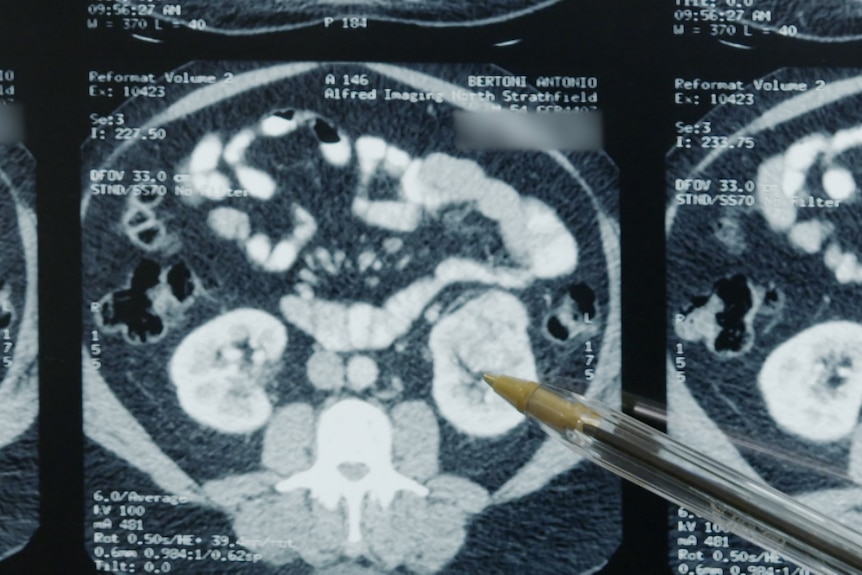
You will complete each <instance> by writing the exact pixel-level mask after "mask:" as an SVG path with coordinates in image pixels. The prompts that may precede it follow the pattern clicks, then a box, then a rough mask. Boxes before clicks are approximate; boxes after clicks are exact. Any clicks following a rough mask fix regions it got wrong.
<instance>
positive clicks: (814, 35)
mask: <svg viewBox="0 0 862 575" xmlns="http://www.w3.org/2000/svg"><path fill="white" fill-rule="evenodd" d="M720 4H721V5H722V6H721V8H719V9H712V16H714V17H708V18H704V19H703V20H704V21H705V22H710V23H712V24H713V25H717V26H721V27H727V26H732V27H737V26H739V25H740V24H742V25H746V26H750V27H751V28H752V29H755V30H760V31H761V32H767V33H771V34H779V35H781V36H787V37H790V38H798V39H800V40H809V41H814V42H846V41H850V40H859V39H862V1H860V0H725V1H724V2H721V3H720ZM727 34H728V31H727V30H720V32H719V35H727ZM730 35H733V34H730Z"/></svg>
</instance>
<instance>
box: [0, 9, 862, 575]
mask: <svg viewBox="0 0 862 575" xmlns="http://www.w3.org/2000/svg"><path fill="white" fill-rule="evenodd" d="M473 1H475V0H473ZM215 3H217V2H215ZM673 3H674V0H563V1H562V2H560V3H558V4H556V5H554V6H551V7H549V8H547V9H544V10H541V11H539V12H537V13H535V14H532V15H530V16H527V17H524V18H521V19H518V20H515V21H510V22H506V23H501V24H495V25H489V26H484V27H479V28H471V27H463V28H421V27H416V26H399V25H394V24H380V23H373V24H372V25H371V28H370V29H368V30H353V31H345V30H340V29H331V30H326V29H324V28H323V26H322V25H318V26H312V27H309V28H305V29H300V30H296V31H292V32H288V33H284V34H274V35H270V36H266V37H249V38H241V37H230V38H225V37H220V36H217V35H210V34H202V33H197V34H193V33H172V34H171V35H169V36H167V37H166V38H165V42H163V43H161V44H151V43H145V42H141V41H138V40H134V39H132V38H128V37H125V36H124V35H123V34H122V33H120V32H114V33H111V34H106V33H104V32H103V33H93V32H88V30H87V29H86V25H85V21H86V17H87V13H86V3H85V2H84V1H83V0H63V1H55V0H16V1H11V0H2V2H0V19H2V20H0V63H2V65H3V66H7V67H10V68H13V69H15V70H16V72H17V78H18V81H17V82H16V85H17V88H18V91H19V99H20V101H21V102H23V103H24V104H25V106H26V112H27V119H28V138H27V146H28V148H29V149H30V150H31V152H32V153H33V155H34V156H35V158H36V160H37V164H38V169H37V186H38V200H37V212H38V218H39V228H40V238H39V256H40V274H39V282H40V285H39V291H40V378H41V382H40V390H41V413H40V419H39V432H40V442H41V449H40V456H41V473H40V478H41V511H42V520H41V527H40V529H39V530H38V532H37V533H36V535H35V536H34V538H33V540H32V541H31V543H30V544H29V545H28V546H27V547H26V548H25V549H24V550H23V551H22V552H21V553H19V554H18V555H16V556H13V557H11V558H9V559H7V560H6V561H4V562H3V563H0V574H5V573H13V574H29V573H33V574H43V573H44V574H48V573H58V574H59V573H62V574H79V573H80V574H86V573H95V570H94V569H93V568H92V566H90V562H89V560H88V559H87V557H86V554H85V552H84V544H83V527H84V504H83V500H84V489H83V479H82V475H83V457H82V449H83V436H82V431H81V429H82V422H81V369H80V334H81V314H82V311H83V303H82V301H81V288H80V285H81V272H80V250H79V247H78V246H79V245H80V219H79V218H80V216H79V201H80V189H79V183H78V182H80V165H79V149H80V145H81V143H82V142H83V141H84V139H85V138H86V136H87V133H88V130H89V124H88V118H87V114H88V113H89V111H90V109H91V108H92V102H88V100H87V96H86V94H87V81H86V72H87V71H88V70H90V69H97V70H108V69H112V70H124V69H131V70H134V71H138V70H140V71H144V70H150V69H152V70H154V71H158V70H170V69H173V68H175V67H177V66H178V65H180V64H183V63H185V62H187V61H189V60H194V59H212V60H230V59H235V60H361V61H391V62H426V61H427V62H488V63H493V64H497V65H499V66H501V67H502V68H504V69H506V70H508V71H510V72H513V73H516V74H517V73H528V74H530V75H535V74H539V73H543V72H545V73H550V74H554V75H557V74H559V75H595V76H598V77H599V90H600V103H601V107H602V109H603V111H604V121H605V129H606V132H605V138H606V148H607V152H608V154H609V155H610V157H611V158H612V159H613V160H614V162H615V163H616V164H617V166H618V167H619V169H620V178H621V210H622V211H621V234H622V256H623V290H622V294H623V301H622V304H623V381H624V389H626V390H628V391H634V392H636V393H638V394H639V395H642V396H646V397H649V398H651V399H654V400H656V401H659V402H663V400H664V397H663V392H664V361H665V359H664V357H665V343H664V337H665V336H664V334H665V328H664V318H665V311H664V283H663V277H664V231H663V230H664V225H663V224H664V207H665V197H666V192H665V184H664V183H665V175H664V157H665V154H666V153H667V151H668V150H669V149H670V147H671V145H672V142H673V138H674V126H673V124H674V121H676V120H678V119H685V117H684V114H683V113H682V112H681V111H680V110H679V109H678V108H675V107H674V105H673V99H672V98H673V78H674V77H686V78H691V77H694V76H698V77H701V78H704V79H711V80H725V79H728V80H729V79H742V80H750V79H751V78H756V77H759V76H762V75H764V74H765V73H768V72H769V71H772V70H775V69H777V68H781V67H784V66H791V65H793V66H854V67H858V66H862V46H860V45H859V44H858V43H856V44H842V45H836V46H829V45H825V44H817V43H812V42H806V41H799V40H796V41H794V40H790V39H786V38H780V37H778V36H775V35H773V36H770V37H769V38H768V41H767V40H760V41H757V42H756V43H755V46H754V48H753V49H737V48H733V47H731V46H727V45H722V44H720V43H719V42H717V41H716V40H715V39H713V38H710V37H708V36H703V37H698V38H680V37H674V36H673V34H672V23H673V21H672V17H673V10H674V6H673ZM513 38H522V39H523V40H522V41H521V42H519V43H517V44H515V45H512V46H508V47H495V44H497V43H499V42H501V41H505V40H509V39H513ZM693 119H696V118H691V120H693ZM623 502H624V505H625V514H624V522H623V528H624V532H623V544H622V547H621V548H620V549H619V550H618V552H617V553H616V554H615V555H614V556H613V557H612V559H611V562H610V564H609V565H608V566H607V567H606V568H605V569H604V570H603V573H608V574H611V573H613V574H646V575H650V574H665V573H670V570H669V568H668V567H667V535H666V534H667V510H666V506H665V505H664V503H663V502H661V501H660V500H658V499H657V498H656V497H653V496H651V495H649V494H646V493H645V492H643V491H641V490H639V489H637V488H635V487H633V486H630V485H625V486H624V493H623Z"/></svg>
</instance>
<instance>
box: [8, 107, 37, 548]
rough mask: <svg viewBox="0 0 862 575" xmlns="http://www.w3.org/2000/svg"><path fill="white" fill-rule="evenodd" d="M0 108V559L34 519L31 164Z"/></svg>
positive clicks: (20, 542)
mask: <svg viewBox="0 0 862 575" xmlns="http://www.w3.org/2000/svg"><path fill="white" fill-rule="evenodd" d="M0 106H5V108H4V109H3V110H0V202H2V203H3V210H2V211H0V240H2V243H0V245H2V257H0V477H2V482H0V559H2V558H5V557H7V556H9V555H11V554H13V553H15V552H17V551H19V550H20V549H21V548H22V547H24V546H25V545H26V544H27V543H28V542H29V540H30V538H31V536H32V535H33V532H34V531H35V530H36V527H37V526H38V524H39V476H38V453H37V443H36V440H37V425H36V423H37V415H38V409H39V401H38V392H39V385H38V375H39V374H38V364H37V354H38V344H39V341H38V337H37V327H38V326H37V323H38V322H37V320H38V317H37V313H38V310H37V301H36V299H37V292H36V281H37V268H36V247H37V246H36V244H37V238H36V212H35V196H34V193H35V177H36V165H35V162H34V160H33V157H32V156H31V155H30V153H29V152H28V151H27V149H26V148H25V147H24V145H23V144H15V143H11V142H10V140H13V139H17V136H15V132H17V130H18V128H17V127H11V126H9V122H13V123H14V122H16V115H17V112H14V111H10V110H12V109H13V106H11V105H10V104H0Z"/></svg>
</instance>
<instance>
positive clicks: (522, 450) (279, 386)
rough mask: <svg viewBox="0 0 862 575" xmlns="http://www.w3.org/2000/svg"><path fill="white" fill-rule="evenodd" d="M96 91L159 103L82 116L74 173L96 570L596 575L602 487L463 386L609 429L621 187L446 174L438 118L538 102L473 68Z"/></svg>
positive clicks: (582, 467)
mask: <svg viewBox="0 0 862 575" xmlns="http://www.w3.org/2000/svg"><path fill="white" fill-rule="evenodd" d="M109 77H112V78H114V80H116V81H120V82H122V81H126V82H133V81H135V80H136V79H137V80H140V79H144V80H146V81H147V82H148V83H149V84H148V87H147V90H146V91H140V93H142V94H147V93H156V92H160V93H162V94H163V97H161V98H153V97H148V96H147V95H142V96H140V97H137V98H131V99H129V100H128V101H126V102H125V103H123V104H122V105H120V106H119V107H118V108H116V109H115V110H113V111H112V112H111V113H110V114H107V115H101V116H99V115H93V116H91V119H93V121H94V127H93V132H92V138H91V139H90V140H88V141H87V142H86V143H85V145H84V148H83V156H84V160H83V162H84V163H83V173H82V183H83V195H82V212H81V214H82V225H83V266H84V268H83V277H84V286H83V294H84V298H85V306H86V311H85V320H84V334H83V350H82V351H83V359H84V372H83V378H84V410H85V414H84V418H85V433H86V436H87V438H88V444H87V449H86V494H87V502H86V503H87V507H86V510H87V511H86V512H87V541H88V548H89V552H90V555H91V557H92V558H93V560H94V562H95V563H96V566H97V567H98V568H100V569H102V570H105V571H112V572H125V570H127V569H130V568H134V569H135V570H136V572H149V573H168V572H170V573H192V574H195V575H202V574H208V573H212V574H219V575H222V574H231V573H243V574H245V573H253V574H306V573H308V574H310V573H314V574H320V575H378V574H388V573H392V574H396V573H397V574H414V573H415V574H438V573H439V574H452V575H455V574H475V573H480V572H481V573H531V574H550V573H573V574H574V573H584V574H586V573H593V572H595V571H596V570H597V569H600V568H601V567H602V566H603V565H604V564H605V562H606V561H607V560H608V558H609V557H610V555H611V554H612V553H613V552H614V550H615V549H616V547H617V545H618V544H619V540H620V509H619V506H620V495H619V484H618V482H617V481H616V480H615V479H614V478H613V477H611V476H610V474H606V473H603V472H602V471H599V470H597V469H596V468H595V467H594V466H591V465H588V464H586V463H585V462H582V461H581V460H580V459H579V458H578V457H576V456H575V455H574V454H572V453H571V452H570V451H568V450H567V449H566V448H565V447H561V446H559V445H558V444H557V443H556V442H552V441H551V440H549V439H547V438H546V437H545V436H544V435H543V434H542V433H541V432H539V431H538V430H537V429H536V428H535V427H534V426H530V425H528V424H527V423H526V421H525V420H524V418H523V417H522V416H520V415H519V414H518V413H517V412H516V411H515V410H513V409H512V408H511V406H509V405H508V404H506V403H505V402H504V401H503V400H502V399H500V398H499V397H497V396H496V395H495V394H494V393H493V392H492V391H491V390H490V388H489V387H488V386H487V385H485V384H484V383H483V382H482V380H481V375H482V373H483V372H486V371H493V372H503V373H510V374H512V375H516V376H520V377H524V378H534V379H535V378H541V377H559V378H573V379H578V380H582V381H583V382H584V383H585V390H586V391H585V393H586V394H587V395H590V396H594V397H598V398H601V399H603V400H605V401H608V402H616V403H618V402H619V370H620V365H619V363H620V341H619V336H620V334H619V323H620V309H619V289H620V284H619V282H620V277H619V257H620V255H619V243H618V215H617V172H616V168H615V167H614V165H613V164H612V162H611V161H610V160H609V158H608V157H607V156H606V155H605V154H604V153H603V152H601V151H583V152H575V151H571V150H570V151H565V152H564V151H559V150H556V149H548V150H544V149H540V148H541V146H538V147H530V146H528V147H530V148H531V149H520V150H519V149H511V147H510V149H495V150H490V149H479V148H474V149H466V148H464V147H459V146H457V145H456V139H457V134H456V133H455V127H454V126H455V116H456V115H457V114H456V113H459V114H460V113H476V114H484V113H501V114H502V113H503V111H502V110H503V108H505V109H508V108H509V106H510V105H514V104H510V103H507V102H518V103H519V104H517V106H519V109H522V111H524V112H525V113H528V114H529V115H530V117H532V116H538V115H539V114H538V113H537V111H536V110H537V108H540V107H545V108H547V107H548V105H547V101H548V100H547V94H548V93H547V92H540V91H538V90H536V89H535V88H532V87H531V85H530V84H528V83H526V82H525V81H524V78H525V77H523V76H517V75H512V74H509V73H507V72H505V71H503V70H501V69H500V68H496V67H493V66H484V65H422V66H411V67H405V66H401V65H384V64H373V63H353V64H347V63H344V64H339V63H334V64H320V63H280V64H272V63H267V64H257V63H245V64H242V63H236V62H230V63H218V62H208V63H203V62H200V63H192V64H189V65H187V66H185V67H183V68H181V69H179V70H177V71H173V72H167V73H164V74H155V75H153V76H147V77H134V76H128V75H127V76H120V75H113V73H112V74H108V72H107V71H105V72H99V73H97V74H95V75H93V74H91V79H97V80H98V79H99V78H102V79H103V80H105V81H108V78H109ZM168 77H170V78H171V80H168ZM571 80H572V82H574V81H575V80H574V79H573V78H572V79H571ZM594 80H595V79H591V80H589V81H587V80H585V82H587V83H592V82H593V81H594ZM117 86H119V84H118V85H117ZM469 86H474V87H472V88H471V87H469ZM475 86H483V87H481V88H480V87H475ZM126 87H128V86H124V88H126ZM162 90H164V91H163V92H162ZM553 93H560V94H562V92H560V91H559V90H555V91H554V92H553ZM543 94H544V95H543ZM586 94H587V92H586V91H583V90H577V93H572V94H571V95H569V96H566V98H569V100H566V101H573V100H577V99H578V98H576V96H578V97H580V96H584V95H586ZM560 98H563V97H562V96H560ZM585 99H587V100H590V97H589V96H585ZM563 100H564V99H561V100H559V101H560V102H562V101H563ZM542 102H544V104H543V103H542ZM559 107H560V108H564V107H565V106H559ZM507 113H508V112H507ZM525 117H526V116H525ZM503 550H504V551H503Z"/></svg>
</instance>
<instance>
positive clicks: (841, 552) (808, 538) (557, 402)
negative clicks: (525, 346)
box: [484, 374, 862, 575]
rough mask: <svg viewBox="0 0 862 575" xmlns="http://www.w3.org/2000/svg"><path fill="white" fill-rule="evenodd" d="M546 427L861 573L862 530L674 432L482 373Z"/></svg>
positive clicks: (718, 512) (696, 507)
mask: <svg viewBox="0 0 862 575" xmlns="http://www.w3.org/2000/svg"><path fill="white" fill-rule="evenodd" d="M484 379H485V381H486V382H488V384H489V385H491V387H492V388H493V389H494V391H496V392H497V393H498V394H500V395H501V396H502V397H503V398H504V399H506V401H508V402H509V403H511V404H512V405H513V406H515V408H516V409H517V410H518V411H520V412H521V413H524V414H525V415H527V416H528V417H530V418H531V419H533V420H534V421H535V422H537V423H538V424H539V426H540V427H541V428H542V429H543V430H545V432H546V433H548V434H549V435H551V436H552V437H556V438H559V439H561V440H562V441H563V442H564V443H565V444H566V445H567V446H569V447H570V448H571V449H573V450H574V451H576V452H577V453H579V454H581V455H583V456H585V457H586V458H588V459H590V460H591V461H593V462H595V463H597V464H599V465H600V466H602V467H604V468H606V469H608V470H610V471H612V472H613V473H615V474H617V475H619V476H620V477H623V478H624V479H627V480H629V481H631V482H633V483H635V484H637V485H639V486H641V487H643V488H645V489H648V490H649V491H652V492H653V493H656V494H657V495H660V496H662V497H664V498H665V499H667V500H669V501H672V502H673V503H676V504H678V505H681V506H683V507H685V508H686V509H688V510H690V511H693V512H694V513H697V514H698V515H701V516H702V517H704V518H706V519H709V520H711V521H714V522H716V523H718V524H719V525H721V526H723V527H725V528H726V529H728V530H729V531H731V532H733V533H736V534H737V535H740V536H742V537H744V538H746V539H748V540H749V541H752V542H753V543H756V544H758V545H760V546H761V547H764V548H766V549H769V550H770V551H774V552H776V553H778V554H779V555H782V556H783V557H785V558H787V559H789V560H791V561H793V562H795V563H797V564H798V565H799V566H801V567H805V568H807V569H810V570H811V571H813V572H815V573H821V574H823V575H850V574H858V575H862V534H860V533H857V532H856V531H854V530H852V529H850V528H848V527H846V526H844V525H842V524H840V523H838V522H836V521H834V520H833V519H830V518H829V517H826V516H825V515H822V514H821V513H819V512H817V511H815V510H814V509H811V508H809V507H807V506H805V505H802V504H800V503H799V502H797V501H795V500H794V499H793V498H791V497H790V496H788V495H786V494H784V493H782V492H780V491H778V490H776V489H773V488H771V487H769V486H768V485H766V484H764V483H762V482H759V481H756V480H754V479H751V478H749V477H747V476H745V475H742V474H741V473H738V472H737V471H735V470H733V469H731V468H729V467H727V466H725V465H722V464H721V463H719V462H717V461H715V460H713V459H710V458H709V457H706V456H705V455H703V454H702V453H698V452H696V451H694V450H693V449H691V448H689V447H686V446H685V445H683V444H682V443H680V442H678V441H676V440H675V439H672V438H671V437H670V436H668V435H666V434H664V433H662V432H661V431H658V430H656V429H653V428H652V427H650V426H648V425H646V424H644V423H641V422H640V421H638V420H636V419H634V418H633V417H629V416H628V415H626V414H624V413H622V412H620V411H617V410H614V409H611V408H609V407H606V406H604V405H602V404H601V403H600V402H598V401H595V400H593V399H591V398H586V397H583V396H581V395H578V394H576V393H573V392H571V391H568V390H565V389H560V388H557V387H552V386H549V385H543V384H539V383H536V382H532V381H525V380H522V379H516V378H513V377H508V376H503V375H490V374H486V375H485V376H484Z"/></svg>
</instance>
